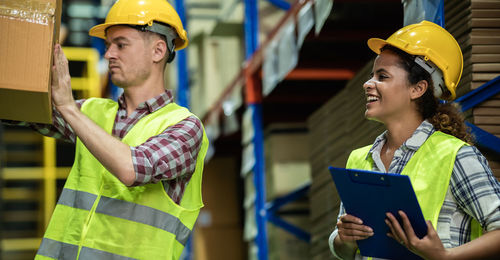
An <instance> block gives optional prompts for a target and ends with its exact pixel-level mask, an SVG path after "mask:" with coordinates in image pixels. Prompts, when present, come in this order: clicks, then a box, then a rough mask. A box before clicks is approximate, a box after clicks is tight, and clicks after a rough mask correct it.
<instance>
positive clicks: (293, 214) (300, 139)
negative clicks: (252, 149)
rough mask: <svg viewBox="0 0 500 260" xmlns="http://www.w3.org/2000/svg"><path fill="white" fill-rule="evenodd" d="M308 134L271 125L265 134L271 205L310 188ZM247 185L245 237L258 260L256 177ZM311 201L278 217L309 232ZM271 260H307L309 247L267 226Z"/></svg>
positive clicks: (247, 178) (247, 180)
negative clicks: (308, 186) (273, 201)
mask: <svg viewBox="0 0 500 260" xmlns="http://www.w3.org/2000/svg"><path fill="white" fill-rule="evenodd" d="M308 141H309V140H308V132H307V129H306V127H305V125H304V124H299V125H296V124H285V125H272V126H269V127H268V128H267V129H266V131H265V139H264V147H265V149H264V150H265V167H266V176H265V182H266V191H265V192H266V199H267V201H272V200H274V199H276V198H278V197H280V196H284V195H286V194H289V193H290V192H292V191H295V190H296V189H298V188H300V187H303V186H304V185H307V184H308V183H309V182H310V180H311V177H310V164H309V153H308V151H309V147H308V145H309V143H308ZM243 178H244V182H245V199H244V201H245V202H244V208H245V227H244V228H245V233H244V239H245V240H246V241H248V242H249V248H248V250H249V252H248V254H249V259H257V255H256V254H257V247H256V245H255V243H254V239H255V237H256V235H257V227H256V224H255V223H256V222H255V203H254V202H255V185H254V174H253V172H248V173H245V174H243ZM308 205H309V201H308V198H307V197H306V198H302V199H301V200H298V201H295V202H291V203H289V204H287V205H286V206H284V207H283V208H282V209H280V210H279V211H278V212H277V213H276V215H277V216H278V217H281V218H282V219H283V220H285V221H287V222H289V223H291V224H294V225H295V226H297V227H299V228H301V229H303V230H304V231H306V232H309V231H310V230H309V227H310V225H309V206H308ZM267 235H268V254H269V255H268V256H269V259H292V260H293V259H297V260H298V259H306V258H308V256H309V244H308V243H307V242H305V241H303V240H300V239H299V238H297V237H295V236H294V235H292V234H291V233H289V232H288V231H285V230H283V229H282V228H281V227H277V226H275V225H274V224H272V223H268V224H267Z"/></svg>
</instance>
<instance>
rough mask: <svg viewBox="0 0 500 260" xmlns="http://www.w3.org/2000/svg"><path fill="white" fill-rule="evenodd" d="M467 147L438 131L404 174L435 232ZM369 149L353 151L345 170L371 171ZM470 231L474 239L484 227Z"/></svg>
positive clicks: (369, 147) (474, 224)
mask: <svg viewBox="0 0 500 260" xmlns="http://www.w3.org/2000/svg"><path fill="white" fill-rule="evenodd" d="M464 145H467V143H465V142H464V141H462V140H460V139H458V138H456V137H453V136H451V135H448V134H445V133H443V132H440V131H436V132H434V133H433V134H432V135H431V136H430V137H429V138H428V139H427V140H426V141H425V142H424V144H423V145H422V146H421V147H420V148H419V149H418V150H417V152H415V154H414V155H413V156H412V158H411V159H410V160H409V161H408V163H407V164H406V166H405V167H404V169H403V171H402V172H401V174H402V175H408V177H410V180H411V183H412V186H413V189H414V190H415V195H416V196H417V200H418V203H419V204H420V208H421V210H422V213H423V215H424V218H425V219H426V220H430V221H431V222H432V225H433V226H434V228H436V227H437V223H438V218H439V213H440V212H441V208H442V206H443V203H444V200H445V197H446V193H447V191H448V187H449V184H450V178H451V174H452V172H453V165H454V164H455V158H456V156H457V152H458V150H459V149H460V148H461V147H462V146H464ZM370 149H371V145H369V146H365V147H362V148H359V149H356V150H354V151H352V153H351V154H350V155H349V159H348V161H347V165H346V168H351V169H361V170H372V169H373V159H372V157H371V156H368V152H369V151H370ZM474 222H475V223H474ZM478 229H479V230H478ZM471 230H472V234H471V239H475V238H477V237H479V236H480V235H481V231H480V230H481V226H480V225H478V222H477V221H476V220H475V219H473V220H472V223H471Z"/></svg>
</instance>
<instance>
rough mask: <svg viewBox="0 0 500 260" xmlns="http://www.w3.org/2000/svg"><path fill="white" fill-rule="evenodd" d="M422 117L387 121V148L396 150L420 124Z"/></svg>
mask: <svg viewBox="0 0 500 260" xmlns="http://www.w3.org/2000/svg"><path fill="white" fill-rule="evenodd" d="M423 121H424V120H423V119H422V118H413V119H409V118H408V119H406V120H402V121H394V122H391V123H387V124H386V125H385V126H386V128H387V141H386V144H385V145H387V148H389V149H390V150H397V149H398V148H399V147H400V146H401V145H402V144H403V143H404V142H405V141H406V140H408V139H409V138H410V137H411V136H412V135H413V133H414V132H415V130H416V129H417V128H418V126H420V124H422V122H423Z"/></svg>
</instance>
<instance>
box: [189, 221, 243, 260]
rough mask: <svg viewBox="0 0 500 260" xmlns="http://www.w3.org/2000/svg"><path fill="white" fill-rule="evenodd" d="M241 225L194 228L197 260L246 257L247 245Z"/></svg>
mask: <svg viewBox="0 0 500 260" xmlns="http://www.w3.org/2000/svg"><path fill="white" fill-rule="evenodd" d="M242 237H243V233H242V230H241V227H239V226H228V227H218V228H202V227H197V228H196V229H195V230H194V234H193V238H194V246H193V247H194V255H195V257H194V258H195V259H197V260H219V259H245V258H244V256H245V255H246V250H245V249H246V247H245V242H243V239H242Z"/></svg>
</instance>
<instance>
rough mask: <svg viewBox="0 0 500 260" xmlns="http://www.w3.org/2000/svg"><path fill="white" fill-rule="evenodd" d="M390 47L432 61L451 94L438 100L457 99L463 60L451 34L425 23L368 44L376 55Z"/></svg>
mask: <svg viewBox="0 0 500 260" xmlns="http://www.w3.org/2000/svg"><path fill="white" fill-rule="evenodd" d="M387 44H389V45H392V46H394V47H396V48H398V49H401V50H403V51H404V52H406V53H409V54H411V55H417V56H422V58H423V60H424V61H431V63H430V64H432V65H435V66H437V67H438V68H439V69H440V70H441V73H442V78H443V79H444V84H445V85H446V88H447V89H448V90H449V92H450V94H451V95H449V96H441V94H439V96H438V97H442V98H445V99H448V100H453V99H455V98H456V89H457V85H458V82H459V81H460V77H461V76H462V70H463V56H462V51H461V49H460V46H459V45H458V43H457V41H456V40H455V38H453V36H452V35H451V34H450V33H449V32H448V31H446V30H445V29H444V28H442V27H441V26H439V25H437V24H435V23H432V22H428V21H422V22H420V23H418V24H411V25H408V26H405V27H403V28H401V29H399V30H398V31H397V32H395V33H394V34H392V35H391V36H390V37H389V38H387V40H382V39H378V38H371V39H369V40H368V47H370V49H371V50H372V51H374V52H375V53H377V54H380V49H381V48H382V47H384V46H385V45H387ZM433 80H434V77H433ZM436 84H437V83H436ZM435 87H436V86H435ZM438 91H441V90H440V89H439V90H438ZM439 93H442V92H439Z"/></svg>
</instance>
